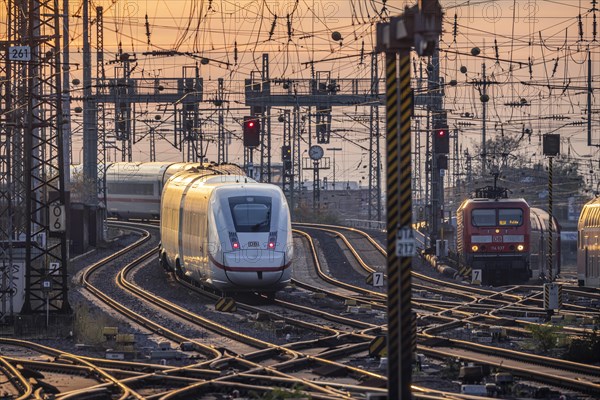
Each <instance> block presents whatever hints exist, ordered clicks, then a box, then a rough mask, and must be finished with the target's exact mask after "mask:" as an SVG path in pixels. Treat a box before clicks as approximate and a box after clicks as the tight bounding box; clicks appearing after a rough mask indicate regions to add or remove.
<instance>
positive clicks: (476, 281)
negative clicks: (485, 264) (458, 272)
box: [471, 269, 483, 285]
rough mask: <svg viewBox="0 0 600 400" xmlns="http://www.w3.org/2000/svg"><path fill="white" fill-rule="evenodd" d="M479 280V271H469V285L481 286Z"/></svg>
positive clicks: (480, 276) (480, 273)
mask: <svg viewBox="0 0 600 400" xmlns="http://www.w3.org/2000/svg"><path fill="white" fill-rule="evenodd" d="M481 278H483V271H482V270H480V269H473V270H471V283H472V284H473V285H481Z"/></svg>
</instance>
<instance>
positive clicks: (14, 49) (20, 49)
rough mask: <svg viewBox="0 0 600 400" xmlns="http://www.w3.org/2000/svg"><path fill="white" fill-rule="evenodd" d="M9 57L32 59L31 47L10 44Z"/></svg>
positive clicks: (11, 59) (18, 59) (11, 58)
mask: <svg viewBox="0 0 600 400" xmlns="http://www.w3.org/2000/svg"><path fill="white" fill-rule="evenodd" d="M8 59H9V60H10V61H31V48H30V47H29V46H10V47H9V48H8Z"/></svg>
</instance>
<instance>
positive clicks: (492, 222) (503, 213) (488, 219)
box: [471, 208, 523, 226]
mask: <svg viewBox="0 0 600 400" xmlns="http://www.w3.org/2000/svg"><path fill="white" fill-rule="evenodd" d="M471 224H472V225H473V226H520V225H522V224H523V210H521V209H520V208H502V209H495V208H477V209H474V210H473V211H472V212H471Z"/></svg>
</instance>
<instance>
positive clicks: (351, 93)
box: [244, 55, 383, 217]
mask: <svg viewBox="0 0 600 400" xmlns="http://www.w3.org/2000/svg"><path fill="white" fill-rule="evenodd" d="M373 64H374V67H373V68H372V71H371V73H372V75H373V76H372V77H371V79H334V78H332V77H331V74H330V73H329V72H326V71H322V72H319V71H317V73H316V74H315V77H314V78H311V79H270V78H269V75H268V70H269V69H268V57H266V56H265V55H263V69H262V73H260V74H259V73H256V71H254V72H255V73H252V74H251V76H250V78H249V79H246V80H245V83H244V86H245V90H244V94H245V105H246V106H250V108H251V110H254V111H253V112H252V114H257V113H258V111H259V110H260V111H262V110H269V109H270V108H271V107H292V108H293V110H294V112H293V116H294V120H293V121H294V123H293V125H294V129H293V132H292V137H291V138H290V143H291V144H292V146H293V148H292V173H296V172H295V171H298V172H300V171H301V169H302V166H303V165H302V163H303V162H302V161H301V153H300V146H299V144H300V142H299V141H298V139H299V137H296V138H294V135H298V136H299V135H300V131H301V126H300V125H301V124H300V123H299V122H298V117H299V115H298V114H299V111H300V108H301V107H308V108H309V121H308V126H309V133H310V126H311V122H313V120H312V119H311V118H312V117H313V116H314V117H315V118H314V127H315V137H316V142H317V143H319V144H327V143H329V141H330V136H331V111H332V109H333V107H337V106H370V108H371V113H372V118H378V115H379V114H378V110H376V109H377V107H379V106H381V105H382V104H383V96H382V95H381V94H380V93H379V90H378V88H377V86H378V84H379V80H378V78H377V71H376V68H377V64H376V62H375V61H373ZM312 107H314V108H315V109H316V112H315V114H314V115H310V109H311V108H312ZM378 125H379V124H378V123H377V122H373V123H371V124H370V126H369V128H370V131H371V132H370V149H369V150H370V153H371V156H370V160H369V161H370V165H371V168H372V169H371V170H370V178H371V179H370V180H371V182H369V189H370V195H369V215H371V216H372V217H380V216H381V199H380V195H379V193H380V189H379V188H380V187H381V182H380V174H379V173H378V172H377V170H378V169H379V168H378V166H377V165H372V164H373V163H375V164H377V163H378V162H379V161H377V160H378V159H379V157H378V156H377V154H379V150H378V147H379V133H378V132H375V131H376V130H378V129H379V126H378ZM262 126H265V127H266V133H265V134H264V136H263V137H262V138H261V139H262V146H261V169H265V170H266V172H265V175H266V174H268V173H269V170H270V165H271V158H272V154H271V132H270V118H269V116H268V114H267V115H265V121H264V122H263V124H262ZM309 136H310V135H309ZM294 139H296V140H294ZM308 144H309V145H310V144H312V138H310V137H309V138H308ZM307 162H308V161H307ZM306 165H307V166H308V167H309V169H313V168H314V166H313V165H312V163H310V162H308V164H306ZM296 168H297V169H296ZM267 178H268V179H269V178H270V177H269V176H267ZM291 192H292V193H293V190H292V191H291Z"/></svg>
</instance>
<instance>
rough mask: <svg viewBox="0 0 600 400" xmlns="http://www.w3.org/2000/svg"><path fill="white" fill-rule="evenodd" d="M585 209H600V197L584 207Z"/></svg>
mask: <svg viewBox="0 0 600 400" xmlns="http://www.w3.org/2000/svg"><path fill="white" fill-rule="evenodd" d="M583 206H584V207H600V197H596V198H593V199H591V200H590V201H588V202H587V203H585V204H584V205H583Z"/></svg>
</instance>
